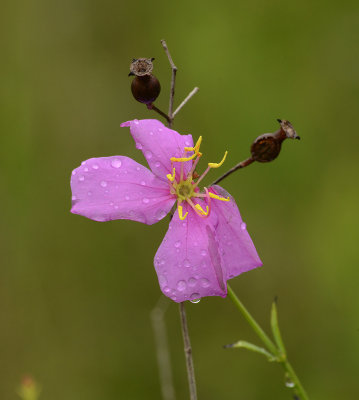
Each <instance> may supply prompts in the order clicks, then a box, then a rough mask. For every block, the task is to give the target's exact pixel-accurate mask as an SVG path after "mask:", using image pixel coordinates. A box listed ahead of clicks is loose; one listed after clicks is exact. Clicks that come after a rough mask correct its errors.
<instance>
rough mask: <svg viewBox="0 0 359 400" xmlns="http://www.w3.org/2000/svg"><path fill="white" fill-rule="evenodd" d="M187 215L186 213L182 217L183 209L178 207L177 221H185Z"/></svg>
mask: <svg viewBox="0 0 359 400" xmlns="http://www.w3.org/2000/svg"><path fill="white" fill-rule="evenodd" d="M187 215H188V211H187V212H186V214H185V215H183V207H182V206H178V216H179V219H180V220H182V221H183V220H184V219H186V217H187Z"/></svg>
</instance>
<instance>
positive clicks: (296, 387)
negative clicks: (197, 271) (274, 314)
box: [227, 285, 309, 400]
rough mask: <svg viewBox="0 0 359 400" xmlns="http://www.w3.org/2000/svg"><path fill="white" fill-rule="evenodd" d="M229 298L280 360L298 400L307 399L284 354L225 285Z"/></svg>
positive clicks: (269, 349)
mask: <svg viewBox="0 0 359 400" xmlns="http://www.w3.org/2000/svg"><path fill="white" fill-rule="evenodd" d="M227 289H228V295H229V298H230V299H231V300H232V302H233V303H234V305H235V306H236V307H237V308H238V310H239V311H240V312H241V313H242V315H243V316H244V318H245V319H246V320H247V322H248V323H249V325H250V326H251V327H252V329H253V330H254V332H255V333H256V334H257V336H258V337H259V338H260V339H261V341H262V342H263V344H264V345H265V346H266V347H267V349H268V351H270V352H271V353H272V354H273V355H275V356H277V357H278V362H280V363H281V364H282V366H283V368H284V370H285V371H286V373H287V374H288V376H289V378H290V380H291V381H292V382H293V384H294V386H293V390H294V391H295V392H296V394H298V396H299V398H300V400H309V397H308V395H307V393H306V391H305V390H304V388H303V386H302V384H301V382H300V380H299V378H298V376H297V374H296V373H295V372H294V369H293V367H292V366H291V365H290V363H289V361H288V360H287V357H286V355H285V354H282V353H281V351H280V350H279V349H278V348H277V347H276V345H275V344H274V343H273V342H272V340H271V339H270V338H269V337H268V335H267V334H266V333H265V332H264V330H263V329H262V328H261V327H260V326H259V324H258V323H257V321H256V320H255V319H254V318H253V317H252V316H251V314H250V313H249V311H248V310H247V309H246V308H245V307H244V305H243V303H242V302H241V301H240V300H239V298H238V297H237V295H236V294H235V293H234V292H233V290H232V288H231V287H230V286H229V285H227Z"/></svg>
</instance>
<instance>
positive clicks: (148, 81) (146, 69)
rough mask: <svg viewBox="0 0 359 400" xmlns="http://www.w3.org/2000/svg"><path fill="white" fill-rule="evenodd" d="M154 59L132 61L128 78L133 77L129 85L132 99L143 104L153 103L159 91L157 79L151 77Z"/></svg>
mask: <svg viewBox="0 0 359 400" xmlns="http://www.w3.org/2000/svg"><path fill="white" fill-rule="evenodd" d="M153 60H154V58H138V59H136V58H135V59H133V60H132V63H131V65H130V71H131V72H130V73H129V76H131V75H135V78H134V80H133V81H132V84H131V91H132V94H133V97H134V98H135V99H136V100H137V101H139V102H140V103H144V104H151V103H153V102H154V101H155V100H156V99H157V97H158V95H159V94H160V91H161V85H160V82H159V81H158V79H157V78H156V77H155V76H154V75H152V70H153V63H152V61H153Z"/></svg>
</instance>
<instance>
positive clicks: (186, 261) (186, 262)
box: [183, 258, 191, 268]
mask: <svg viewBox="0 0 359 400" xmlns="http://www.w3.org/2000/svg"><path fill="white" fill-rule="evenodd" d="M183 266H184V267H186V268H189V267H190V266H191V263H190V262H189V260H188V258H186V259H185V260H184V261H183Z"/></svg>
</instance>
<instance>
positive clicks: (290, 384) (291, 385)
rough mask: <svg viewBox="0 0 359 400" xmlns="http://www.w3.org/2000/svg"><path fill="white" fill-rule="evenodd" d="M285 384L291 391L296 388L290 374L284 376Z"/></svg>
mask: <svg viewBox="0 0 359 400" xmlns="http://www.w3.org/2000/svg"><path fill="white" fill-rule="evenodd" d="M284 384H285V386H286V387H287V388H290V389H292V388H294V386H295V383H294V382H293V381H292V379H291V377H290V375H289V374H288V372H286V373H285V375H284Z"/></svg>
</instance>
